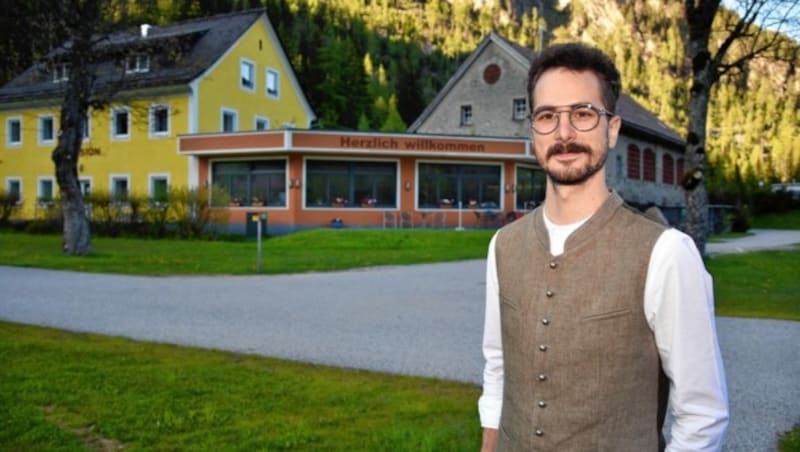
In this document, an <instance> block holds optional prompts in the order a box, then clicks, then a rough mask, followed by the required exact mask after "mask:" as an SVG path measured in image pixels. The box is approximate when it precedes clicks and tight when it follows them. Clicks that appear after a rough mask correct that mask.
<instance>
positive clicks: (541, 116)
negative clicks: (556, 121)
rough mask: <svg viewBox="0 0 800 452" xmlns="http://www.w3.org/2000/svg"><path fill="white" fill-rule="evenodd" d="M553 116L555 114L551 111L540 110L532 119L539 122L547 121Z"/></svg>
mask: <svg viewBox="0 0 800 452" xmlns="http://www.w3.org/2000/svg"><path fill="white" fill-rule="evenodd" d="M555 117H556V115H555V113H553V112H552V111H542V112H539V113H537V114H536V117H535V118H534V119H536V121H539V122H547V121H552V120H553V118H555Z"/></svg>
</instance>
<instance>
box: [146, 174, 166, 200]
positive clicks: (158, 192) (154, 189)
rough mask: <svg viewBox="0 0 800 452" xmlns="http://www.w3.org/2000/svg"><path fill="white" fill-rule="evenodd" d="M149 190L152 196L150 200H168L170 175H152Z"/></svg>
mask: <svg viewBox="0 0 800 452" xmlns="http://www.w3.org/2000/svg"><path fill="white" fill-rule="evenodd" d="M148 192H149V193H148V194H149V196H150V202H153V203H165V202H167V196H168V195H169V176H168V175H164V174H153V175H151V176H150V186H149V187H148Z"/></svg>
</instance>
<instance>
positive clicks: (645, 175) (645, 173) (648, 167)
mask: <svg viewBox="0 0 800 452" xmlns="http://www.w3.org/2000/svg"><path fill="white" fill-rule="evenodd" d="M642 179H644V180H646V181H649V182H655V181H656V153H655V152H653V150H652V149H650V148H645V150H644V157H643V158H642Z"/></svg>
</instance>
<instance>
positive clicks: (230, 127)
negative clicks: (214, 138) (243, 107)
mask: <svg viewBox="0 0 800 452" xmlns="http://www.w3.org/2000/svg"><path fill="white" fill-rule="evenodd" d="M221 129H222V131H223V132H236V131H237V130H239V113H237V112H236V111H235V110H226V109H224V108H223V109H222V126H221Z"/></svg>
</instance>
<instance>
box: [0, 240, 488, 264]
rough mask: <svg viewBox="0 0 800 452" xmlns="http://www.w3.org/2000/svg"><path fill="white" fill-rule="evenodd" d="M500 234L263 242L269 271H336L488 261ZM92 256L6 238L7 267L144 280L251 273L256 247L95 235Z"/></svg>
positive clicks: (3, 259)
mask: <svg viewBox="0 0 800 452" xmlns="http://www.w3.org/2000/svg"><path fill="white" fill-rule="evenodd" d="M494 232H495V231H493V230H466V231H454V230H356V229H317V230H311V231H304V232H297V233H294V234H288V235H282V236H278V237H273V238H269V239H266V240H264V241H263V244H262V247H263V251H262V256H263V258H262V259H263V263H262V271H263V273H297V272H308V271H332V270H343V269H349V268H356V267H370V266H376V265H405V264H415V263H425V262H447V261H454V260H463V259H480V258H484V257H486V251H487V248H488V246H489V240H490V239H491V237H492V234H493V233H494ZM92 245H93V251H94V252H93V254H92V255H90V256H87V257H67V256H64V255H62V253H61V236H58V235H30V234H21V233H9V232H4V233H3V232H0V265H17V266H24V267H40V268H50V269H58V270H77V271H88V272H103V273H127V274H142V275H166V274H246V273H255V270H256V241H255V240H250V241H189V240H144V239H129V238H104V237H96V238H94V239H93V240H92Z"/></svg>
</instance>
